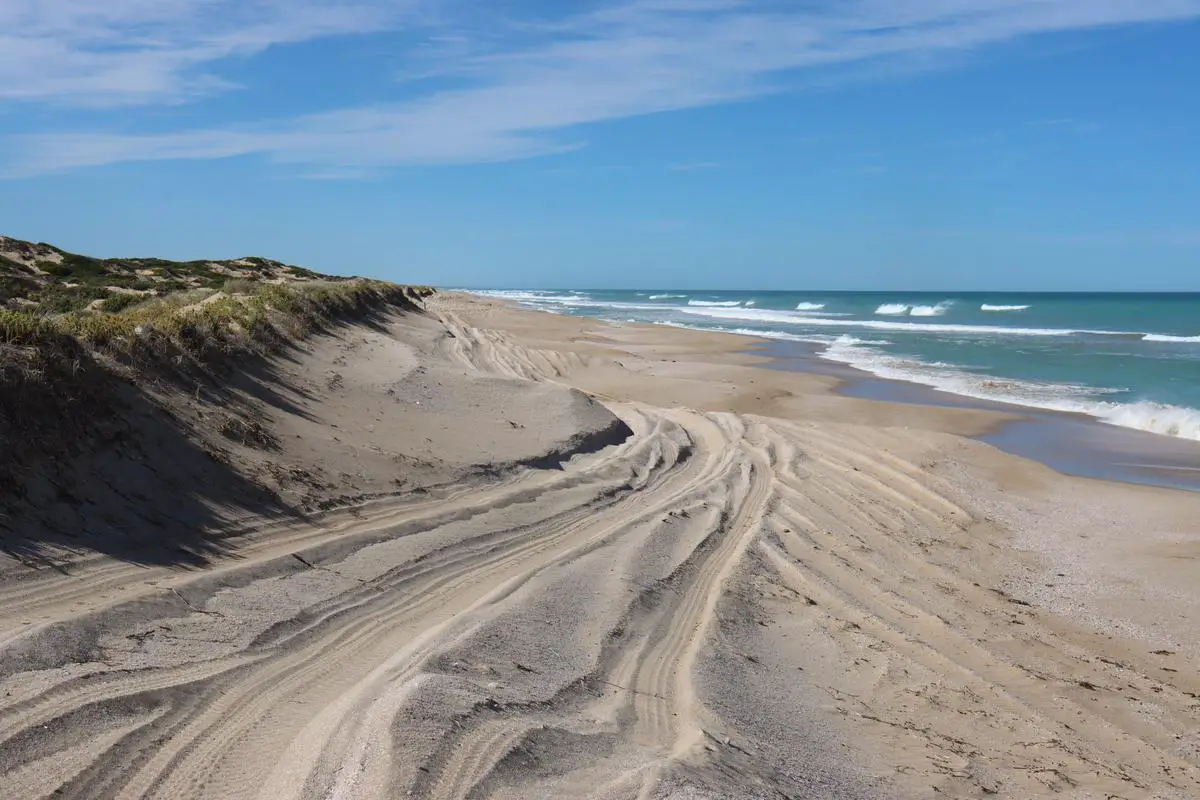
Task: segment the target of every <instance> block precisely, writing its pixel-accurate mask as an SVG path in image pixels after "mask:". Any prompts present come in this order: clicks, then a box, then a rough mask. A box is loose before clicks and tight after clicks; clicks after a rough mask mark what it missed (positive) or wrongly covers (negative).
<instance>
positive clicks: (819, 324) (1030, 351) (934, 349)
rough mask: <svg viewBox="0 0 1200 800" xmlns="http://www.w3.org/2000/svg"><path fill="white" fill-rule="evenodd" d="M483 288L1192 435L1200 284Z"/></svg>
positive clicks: (547, 306) (1198, 387)
mask: <svg viewBox="0 0 1200 800" xmlns="http://www.w3.org/2000/svg"><path fill="white" fill-rule="evenodd" d="M480 293H481V294H489V295H493V296H498V297H505V298H508V299H510V300H515V301H517V302H519V303H521V304H523V305H526V306H529V307H532V308H538V309H541V310H545V311H552V312H554V313H559V314H574V315H580V316H589V317H598V318H601V319H607V320H612V321H616V322H646V323H657V324H663V325H674V326H680V327H688V328H698V329H703V330H719V331H727V332H733V333H741V334H748V335H755V336H762V337H767V338H775V339H783V340H793V341H804V342H811V343H815V344H817V345H819V352H820V354H821V355H822V357H824V358H827V359H829V360H832V361H839V362H843V363H846V364H850V365H851V366H854V367H857V368H859V369H862V370H866V371H867V372H871V373H874V374H876V375H879V376H880V377H884V378H893V379H900V380H908V381H914V382H916V383H921V384H925V385H927V386H932V387H935V388H938V389H941V390H943V391H949V392H953V393H956V394H960V395H965V396H968V397H977V398H982V399H989V400H999V401H1003V402H1009V403H1018V404H1021V405H1027V406H1031V407H1036V408H1046V409H1053V410H1060V411H1072V412H1079V413H1084V414H1089V415H1091V416H1093V417H1096V418H1097V419H1100V420H1102V421H1104V422H1108V423H1110V424H1114V425H1121V426H1124V427H1129V428H1137V429H1140V430H1146V431H1151V432H1154V433H1160V434H1164V435H1168V436H1178V437H1183V438H1188V439H1197V440H1200V294H1172V295H1167V294H1001V293H966V294H963V293H959V294H953V293H936V294H931V293H921V292H887V293H863V292H741V291H733V292H691V291H686V290H670V289H663V290H657V291H565V290H564V291H493V292H480Z"/></svg>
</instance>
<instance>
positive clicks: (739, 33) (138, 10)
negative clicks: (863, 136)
mask: <svg viewBox="0 0 1200 800" xmlns="http://www.w3.org/2000/svg"><path fill="white" fill-rule="evenodd" d="M802 5H803V7H802V8H795V7H794V6H788V5H784V4H782V3H779V2H776V1H775V0H630V1H629V2H624V3H619V4H611V5H609V6H607V7H603V8H601V9H599V10H595V9H592V10H586V11H579V10H575V11H572V12H570V13H559V14H558V15H555V16H546V14H545V13H542V14H534V13H532V12H529V13H524V14H521V13H513V14H509V15H507V16H505V17H503V18H502V19H501V18H495V19H492V20H489V24H488V25H486V26H481V27H482V28H485V29H486V31H487V33H486V35H484V34H480V33H475V32H473V31H474V30H475V29H474V28H472V27H471V26H470V25H467V24H465V23H464V22H463V21H461V20H457V19H456V18H455V17H454V16H453V15H452V14H451V9H452V8H453V6H450V5H448V4H447V5H444V6H443V7H441V8H440V9H438V10H437V13H434V12H433V11H431V6H430V5H429V4H427V3H424V4H423V3H419V0H410V2H407V3H406V2H389V1H388V0H360V2H345V3H338V4H331V3H323V2H320V0H290V1H289V0H240V1H239V0H111V2H110V3H109V4H108V5H106V6H103V7H101V6H99V5H97V4H92V3H85V2H82V0H15V3H14V0H9V2H8V3H6V4H5V5H3V6H0V30H5V31H8V33H5V34H0V98H5V97H7V98H10V99H20V100H22V101H24V102H35V101H53V102H60V103H61V102H86V103H93V104H95V103H98V102H105V103H124V104H135V103H170V102H181V101H186V100H189V99H193V98H195V97H196V96H198V95H203V94H205V93H211V92H215V91H221V90H223V89H226V88H229V81H228V80H227V79H225V78H224V77H223V76H222V74H221V69H220V68H221V66H222V64H223V63H224V62H225V61H227V60H228V59H230V58H233V57H238V56H242V57H244V56H248V55H254V54H257V53H260V52H262V51H263V50H265V49H267V48H270V47H272V46H275V45H281V44H287V43H294V42H301V41H308V40H312V39H318V38H324V37H329V36H335V35H346V34H353V33H368V32H378V31H384V30H389V29H393V28H396V27H399V26H402V25H410V26H416V28H417V29H419V30H421V31H423V32H424V33H425V34H427V38H426V40H425V41H424V42H423V43H422V44H421V46H420V47H419V48H418V47H414V46H412V45H411V44H410V45H407V46H406V47H401V45H400V44H396V47H397V48H400V50H399V52H397V53H395V54H394V55H395V56H397V57H399V58H401V59H402V60H403V61H404V63H405V64H408V65H409V66H410V67H411V69H409V68H408V67H406V68H405V70H404V72H405V76H406V78H411V77H413V76H416V77H419V78H429V77H436V78H441V79H445V80H441V81H438V82H437V83H436V84H434V85H436V86H445V85H447V81H448V80H452V81H453V84H454V86H455V88H452V89H446V88H440V89H437V90H433V91H429V92H428V93H424V94H421V93H419V92H421V91H422V87H423V86H424V85H425V84H422V83H420V82H419V81H418V82H415V83H412V84H410V85H409V86H407V87H406V88H409V89H411V90H412V91H413V92H414V93H415V94H412V95H411V96H410V97H409V98H408V99H406V100H404V101H402V102H390V103H380V104H376V105H369V106H363V107H355V108H342V109H330V110H328V111H324V112H320V113H315V114H306V115H303V116H295V117H290V118H275V119H246V118H241V119H238V120H225V121H222V122H221V123H219V124H213V125H211V126H209V127H207V128H205V129H200V130H169V131H165V132H162V131H160V132H155V133H144V132H138V131H137V130H136V129H132V130H131V129H129V128H128V127H127V126H126V127H125V128H124V129H123V130H121V132H115V133H114V132H105V133H87V132H83V133H80V132H71V133H62V132H47V133H41V134H36V135H25V136H21V137H12V138H10V139H9V141H7V142H4V143H3V145H4V147H3V150H4V152H5V153H6V156H0V171H3V172H6V173H8V174H9V175H29V174H38V173H43V172H50V171H58V170H65V169H72V168H78V167H86V166H94V165H103V164H112V163H119V162H125V161H135V160H164V159H212V158H224V157H230V156H242V155H257V156H261V157H265V158H268V159H270V160H273V161H276V162H281V163H293V164H300V165H306V166H308V167H310V168H311V167H318V168H322V169H330V168H339V169H342V170H345V169H356V168H357V169H368V168H379V167H388V166H396V165H404V164H436V163H467V162H471V163H473V162H486V161H502V160H511V159H519V158H528V157H532V156H537V155H545V154H550V153H561V152H564V151H568V150H572V149H575V148H578V147H581V146H583V143H584V134H583V133H582V130H581V128H582V126H586V125H588V124H589V123H596V122H601V121H605V120H614V119H621V118H626V117H631V116H637V115H644V114H652V113H660V112H665V111H672V110H680V109H688V108H696V107H702V106H709V105H714V104H721V103H730V102H735V101H744V100H748V99H752V98H755V97H759V96H763V95H766V94H770V93H776V92H780V91H785V90H787V89H788V88H789V87H792V86H795V85H797V84H799V83H801V82H802V76H804V75H807V74H811V72H812V71H813V70H821V69H827V68H830V67H845V66H851V65H854V66H858V65H863V64H867V63H874V62H881V61H882V62H886V61H889V60H893V61H894V60H895V59H906V58H915V59H921V60H926V59H929V58H930V57H934V56H936V55H937V54H939V53H947V52H962V51H966V50H972V49H976V48H980V47H983V46H986V45H990V44H994V43H999V42H1003V41H1007V40H1011V39H1014V38H1016V37H1021V36H1028V35H1034V34H1044V33H1052V32H1056V31H1069V30H1080V29H1087V28H1095V27H1100V26H1108V25H1124V24H1134V23H1144V22H1152V21H1166V20H1177V19H1185V18H1191V17H1196V16H1200V0H909V1H908V2H905V3H896V2H893V1H892V0H840V2H839V1H837V0H828V2H823V3H805V4H802ZM91 6H95V8H90V7H91ZM100 8H104V9H107V10H103V11H101V10H97V9H100ZM418 12H420V13H419V14H418ZM492 23H494V24H492ZM14 31H18V32H19V33H13V32H14ZM408 38H410V37H406V40H408ZM418 67H419V68H418ZM382 68H383V67H382V66H381V69H382ZM387 69H388V70H389V72H388V74H395V71H396V70H395V61H394V60H392V61H390V62H389V65H388V67H387ZM109 130H110V131H111V130H113V129H112V128H111V127H110V128H109Z"/></svg>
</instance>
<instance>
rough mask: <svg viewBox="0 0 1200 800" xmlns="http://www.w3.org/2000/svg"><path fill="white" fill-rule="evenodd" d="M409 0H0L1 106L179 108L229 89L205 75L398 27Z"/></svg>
mask: <svg viewBox="0 0 1200 800" xmlns="http://www.w3.org/2000/svg"><path fill="white" fill-rule="evenodd" d="M416 2H417V0H409V1H408V2H403V1H402V2H395V1H394V0H347V1H346V2H338V3H327V2H322V0H105V1H104V2H90V1H89V0H4V2H3V3H0V100H7V101H42V102H46V101H49V102H55V103H60V104H74V105H83V106H92V107H96V106H99V107H103V106H129V105H141V104H147V103H178V102H182V101H186V100H188V99H193V98H195V97H197V96H201V95H206V94H209V93H212V92H216V91H221V90H226V89H230V88H234V84H232V83H230V82H229V81H227V80H225V79H223V78H221V77H220V76H219V75H218V74H216V73H215V72H213V71H211V69H212V68H213V67H214V66H215V65H216V64H218V63H220V62H222V61H224V60H227V59H230V58H235V57H240V58H245V57H248V56H253V55H255V54H257V53H260V52H262V51H264V50H266V49H268V48H270V47H273V46H276V45H282V44H294V43H298V42H305V41H310V40H314V39H323V38H327V37H332V36H340V35H347V34H355V33H365V32H377V31H382V30H387V29H389V28H393V27H397V26H400V25H401V24H402V23H403V22H404V21H405V20H406V19H409V18H411V17H412V16H413V14H414V13H415V12H416V10H417V6H416Z"/></svg>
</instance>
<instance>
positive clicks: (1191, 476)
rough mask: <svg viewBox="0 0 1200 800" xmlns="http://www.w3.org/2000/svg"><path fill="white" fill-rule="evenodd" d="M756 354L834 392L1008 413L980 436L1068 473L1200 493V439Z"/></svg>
mask: <svg viewBox="0 0 1200 800" xmlns="http://www.w3.org/2000/svg"><path fill="white" fill-rule="evenodd" d="M751 350H752V352H755V353H760V354H762V355H764V356H767V357H769V358H771V359H772V362H771V363H770V364H768V365H766V366H768V367H770V368H774V369H785V370H794V371H797V372H807V373H812V374H816V375H828V376H832V377H835V378H837V379H838V380H839V381H841V383H840V384H839V385H838V386H837V388H836V390H835V391H837V392H838V393H839V394H843V395H845V396H846V397H858V398H862V399H865V400H880V401H883V402H888V403H911V404H915V405H928V406H937V407H941V408H970V409H979V410H984V411H994V412H997V413H1000V414H1003V415H1005V417H1006V419H1005V420H1004V421H1001V422H999V423H998V424H997V426H996V428H995V429H994V430H991V431H988V432H986V433H983V434H980V435H978V436H976V437H975V438H977V439H978V440H979V441H982V442H987V443H988V444H990V445H993V446H994V447H998V448H999V449H1001V450H1003V451H1004V452H1006V453H1012V454H1013V455H1017V456H1021V457H1022V458H1030V459H1033V460H1035V461H1039V462H1041V463H1043V464H1046V465H1047V466H1050V467H1052V468H1053V469H1055V470H1057V471H1059V472H1062V473H1064V474H1067V475H1078V476H1080V477H1085V478H1098V479H1102V480H1111V481H1120V482H1123V483H1136V484H1143V485H1147V486H1164V487H1169V488H1175V489H1186V490H1188V491H1200V442H1194V441H1190V440H1186V439H1177V438H1173V437H1169V436H1161V435H1158V434H1153V433H1147V432H1144V431H1138V430H1133V429H1130V428H1121V427H1117V426H1115V425H1108V424H1105V423H1103V422H1100V421H1098V420H1095V419H1092V418H1090V417H1087V416H1085V415H1082V414H1070V413H1065V412H1056V411H1043V410H1040V409H1033V408H1028V407H1025V406H1019V405H1014V404H1011V403H1000V402H995V401H989V400H980V399H976V398H971V397H963V396H962V395H956V394H952V393H950V392H943V391H939V390H937V389H933V388H931V387H928V386H923V385H921V384H918V383H911V382H907V381H896V380H888V379H885V378H879V377H876V376H874V375H871V374H870V373H868V372H864V371H862V370H859V369H855V368H854V367H851V366H848V365H846V364H838V363H836V362H832V361H826V360H824V359H822V358H821V357H820V356H819V355H818V353H819V351H820V346H819V345H810V344H805V343H799V342H770V343H768V344H758V345H755V346H753V347H752V348H751Z"/></svg>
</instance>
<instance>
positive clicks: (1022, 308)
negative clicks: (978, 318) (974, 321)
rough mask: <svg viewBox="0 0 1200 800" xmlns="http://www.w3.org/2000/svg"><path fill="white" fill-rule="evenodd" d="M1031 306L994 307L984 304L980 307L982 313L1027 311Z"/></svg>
mask: <svg viewBox="0 0 1200 800" xmlns="http://www.w3.org/2000/svg"><path fill="white" fill-rule="evenodd" d="M1028 309H1029V306H992V305H988V304H987V303H984V304H983V305H981V306H980V307H979V310H980V311H1027V310H1028Z"/></svg>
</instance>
